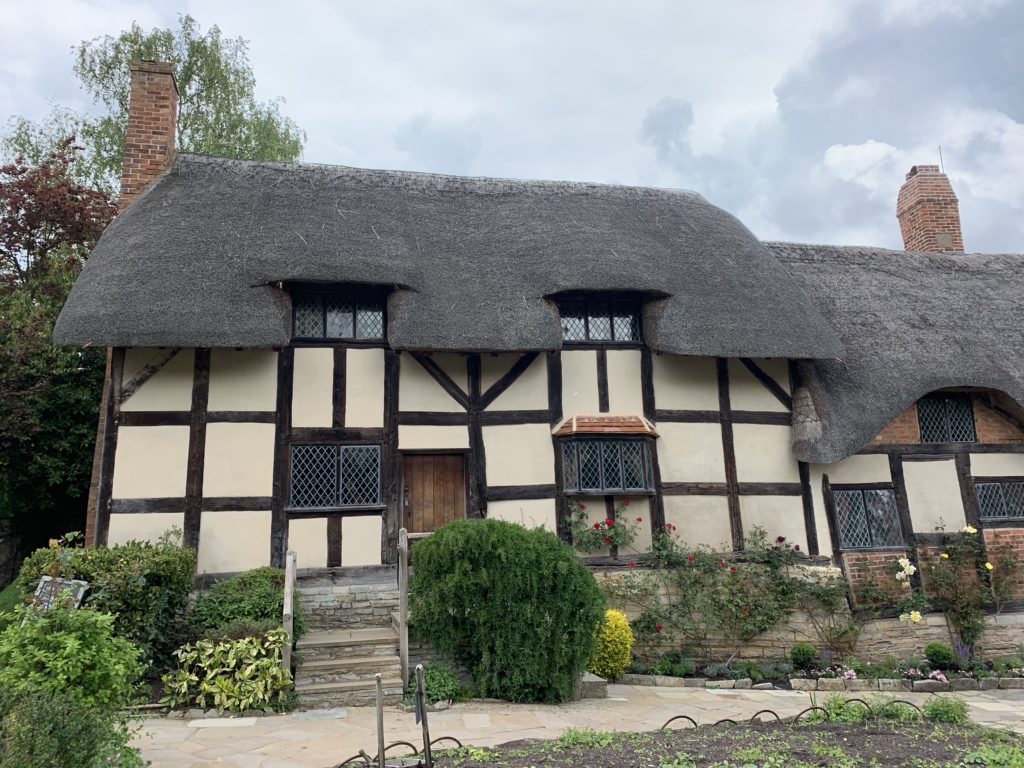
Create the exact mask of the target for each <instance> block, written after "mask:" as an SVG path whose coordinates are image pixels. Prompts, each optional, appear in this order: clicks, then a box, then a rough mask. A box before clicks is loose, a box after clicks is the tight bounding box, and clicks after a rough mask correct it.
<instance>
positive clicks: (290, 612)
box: [281, 549, 298, 675]
mask: <svg viewBox="0 0 1024 768" xmlns="http://www.w3.org/2000/svg"><path fill="white" fill-rule="evenodd" d="M297 560H298V557H297V555H296V554H295V550H292V549H289V550H288V555H287V557H286V559H285V566H284V616H283V617H282V623H283V624H284V631H285V633H287V635H288V640H287V642H285V644H284V648H283V649H282V650H281V666H282V667H283V668H284V671H285V672H287V673H288V674H289V675H290V674H291V673H292V644H293V643H294V642H295V606H294V605H293V603H294V599H295V598H294V593H295V570H296V567H297Z"/></svg>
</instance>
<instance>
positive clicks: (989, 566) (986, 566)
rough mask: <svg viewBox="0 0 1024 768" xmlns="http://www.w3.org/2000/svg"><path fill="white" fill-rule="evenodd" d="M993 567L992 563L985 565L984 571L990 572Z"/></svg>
mask: <svg viewBox="0 0 1024 768" xmlns="http://www.w3.org/2000/svg"><path fill="white" fill-rule="evenodd" d="M993 567H994V566H993V565H992V563H985V569H986V570H989V571H991V570H992V568H993Z"/></svg>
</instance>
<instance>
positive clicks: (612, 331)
mask: <svg viewBox="0 0 1024 768" xmlns="http://www.w3.org/2000/svg"><path fill="white" fill-rule="evenodd" d="M558 309H559V312H560V314H561V316H562V340H563V341H568V342H580V343H585V342H624V343H630V342H639V341H640V303H639V302H637V301H628V300H624V299H616V300H609V299H602V298H587V299H571V300H565V301H562V302H559V305H558Z"/></svg>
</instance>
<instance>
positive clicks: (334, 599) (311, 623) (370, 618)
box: [297, 577, 398, 630]
mask: <svg viewBox="0 0 1024 768" xmlns="http://www.w3.org/2000/svg"><path fill="white" fill-rule="evenodd" d="M297 591H298V596H299V606H300V607H301V609H302V617H303V620H304V621H305V622H306V626H307V627H309V628H310V629H317V630H328V629H360V628H368V627H390V626H391V614H392V612H397V611H398V587H397V585H396V584H394V582H393V581H389V582H388V583H385V584H380V583H360V582H359V581H358V580H354V581H353V583H351V584H346V583H342V582H338V583H335V582H334V581H333V579H331V578H329V577H327V578H315V579H306V578H304V579H302V580H301V581H300V582H299V584H298V589H297Z"/></svg>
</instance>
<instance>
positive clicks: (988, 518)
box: [972, 476, 1024, 526]
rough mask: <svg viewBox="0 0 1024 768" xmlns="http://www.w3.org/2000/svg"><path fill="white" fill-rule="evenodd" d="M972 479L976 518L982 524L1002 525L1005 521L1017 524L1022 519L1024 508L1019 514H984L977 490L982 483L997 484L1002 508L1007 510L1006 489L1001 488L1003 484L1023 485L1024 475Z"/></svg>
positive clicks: (1023, 517)
mask: <svg viewBox="0 0 1024 768" xmlns="http://www.w3.org/2000/svg"><path fill="white" fill-rule="evenodd" d="M972 480H973V482H974V495H975V498H976V499H977V500H978V519H979V520H980V521H981V522H982V523H983V524H987V525H990V526H999V525H1002V524H1004V523H1007V522H1013V523H1016V524H1018V525H1019V524H1020V522H1021V521H1024V509H1022V510H1021V512H1020V513H1019V514H1015V515H1003V516H994V515H986V514H985V510H984V508H983V507H982V504H981V493H980V492H979V490H978V487H979V486H982V485H995V486H998V487H999V495H1000V500H1001V501H1002V505H1003V509H1004V510H1008V509H1009V505H1008V504H1007V502H1006V491H1005V490H1004V489H1003V486H1004V485H1015V484H1020V485H1024V476H1021V477H1017V476H1012V477H974V478H972Z"/></svg>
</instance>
